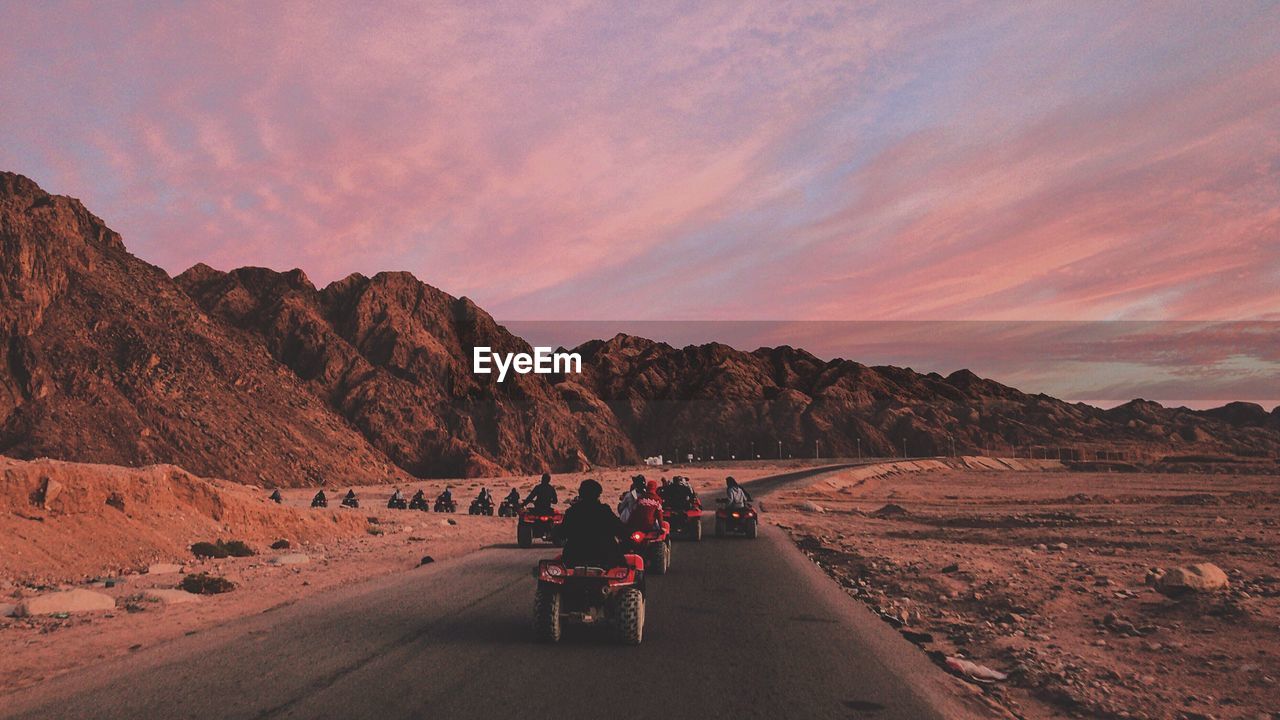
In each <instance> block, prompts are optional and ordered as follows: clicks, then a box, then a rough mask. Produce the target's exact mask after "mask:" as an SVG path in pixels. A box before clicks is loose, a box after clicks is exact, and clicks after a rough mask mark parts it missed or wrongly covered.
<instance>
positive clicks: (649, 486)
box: [644, 480, 658, 495]
mask: <svg viewBox="0 0 1280 720" xmlns="http://www.w3.org/2000/svg"><path fill="white" fill-rule="evenodd" d="M644 489H645V490H646V491H647V492H648V493H649V494H650V495H655V494H657V492H658V482H657V481H656V480H650V481H649V482H648V483H646V484H645V486H644Z"/></svg>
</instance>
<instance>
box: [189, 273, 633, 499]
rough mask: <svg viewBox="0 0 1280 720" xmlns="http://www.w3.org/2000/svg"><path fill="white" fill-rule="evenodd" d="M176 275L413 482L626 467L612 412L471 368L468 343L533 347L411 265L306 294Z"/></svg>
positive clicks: (292, 280)
mask: <svg viewBox="0 0 1280 720" xmlns="http://www.w3.org/2000/svg"><path fill="white" fill-rule="evenodd" d="M177 280H178V283H179V285H180V286H181V287H183V288H184V289H185V290H186V291H187V293H188V294H190V296H191V297H192V298H194V299H195V300H196V302H197V303H199V304H200V306H201V307H203V308H204V309H205V310H206V311H207V312H208V313H209V314H210V315H211V316H213V317H216V318H218V319H220V320H222V321H224V322H225V323H227V324H228V325H230V326H231V327H232V328H234V329H235V331H236V332H237V333H238V334H239V335H240V336H241V338H242V339H243V340H242V341H243V342H244V343H245V344H247V345H252V346H255V347H258V348H262V349H263V351H264V352H267V353H270V355H271V356H272V357H274V358H275V359H276V360H277V361H279V362H280V363H282V364H283V365H284V366H286V367H287V368H289V370H290V371H291V372H292V373H293V374H294V375H295V376H296V377H297V378H298V379H299V380H300V381H302V382H303V383H305V384H306V385H307V387H308V389H309V390H310V391H311V392H312V394H314V395H315V396H316V397H317V398H318V399H320V400H321V401H322V402H324V403H325V404H326V405H327V406H328V407H329V408H330V409H331V410H332V411H333V412H335V413H336V414H338V415H340V416H341V417H342V418H344V419H345V420H346V421H348V422H349V423H351V425H352V426H354V427H356V428H358V429H359V430H360V432H361V433H363V434H364V436H365V438H366V439H367V440H368V441H369V442H370V443H371V444H372V445H373V446H374V447H376V448H377V449H378V450H379V451H381V452H382V453H385V454H386V455H387V456H388V457H390V458H391V459H392V460H393V461H394V462H395V463H396V464H397V465H399V466H400V467H402V468H404V469H405V470H407V471H409V472H410V473H413V474H415V475H419V476H436V477H441V476H443V477H459V476H476V475H496V474H500V473H502V472H503V471H504V470H509V471H518V472H530V473H531V472H541V471H542V470H546V469H559V470H567V469H579V468H585V467H589V466H590V465H591V464H592V463H605V464H618V463H624V462H633V461H635V459H636V454H635V448H634V447H633V446H632V444H631V441H630V440H629V439H628V438H627V437H626V436H625V435H623V434H622V433H621V432H619V430H618V425H617V421H616V419H615V418H614V417H613V414H612V413H611V412H610V410H609V408H608V407H607V406H605V405H604V404H602V403H600V402H598V401H597V400H596V399H595V398H594V397H592V396H591V395H590V393H585V392H584V391H583V389H582V388H581V387H579V386H578V385H577V384H576V383H575V382H574V381H573V380H572V379H566V378H550V379H548V378H547V376H542V375H533V374H529V375H512V376H509V377H508V378H507V379H506V380H505V381H504V382H501V383H499V382H497V380H496V376H494V375H475V374H473V373H472V372H471V349H472V348H473V347H475V346H488V347H491V348H493V349H494V350H495V351H497V352H530V351H531V350H532V348H530V347H529V345H528V344H527V343H525V342H524V341H523V340H521V339H520V338H517V337H515V336H514V335H512V334H511V333H509V332H507V331H506V330H505V329H503V328H502V327H501V326H499V325H498V324H497V323H496V322H494V320H493V318H492V317H490V316H489V315H488V313H486V312H484V311H483V310H481V309H480V308H478V307H476V305H475V304H474V303H472V302H471V301H470V300H468V299H466V298H453V297H450V296H449V295H446V294H445V293H443V292H441V291H439V290H437V289H435V288H433V287H431V286H429V285H426V284H424V283H421V282H419V281H418V280H416V279H415V278H414V277H413V276H412V275H409V274H408V273H380V274H378V275H376V276H374V277H372V278H367V277H364V276H361V275H351V276H350V277H347V278H346V279H344V280H341V281H338V282H335V283H333V284H331V285H329V286H328V287H325V288H324V289H323V290H317V289H316V288H315V286H313V285H312V284H311V282H310V281H308V280H307V278H306V276H305V275H303V274H302V272H301V271H298V270H294V271H292V272H288V273H277V272H273V271H271V270H264V269H261V268H241V269H239V270H233V271H231V272H227V273H223V272H218V271H216V270H213V269H211V268H209V267H206V266H203V265H197V266H196V267H194V268H191V269H190V270H188V271H187V272H185V273H183V274H182V275H180V276H178V278H177Z"/></svg>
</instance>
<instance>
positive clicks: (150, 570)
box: [147, 563, 182, 575]
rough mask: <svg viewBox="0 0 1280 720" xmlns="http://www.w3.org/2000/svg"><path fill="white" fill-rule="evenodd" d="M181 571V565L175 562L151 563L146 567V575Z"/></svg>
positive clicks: (170, 573)
mask: <svg viewBox="0 0 1280 720" xmlns="http://www.w3.org/2000/svg"><path fill="white" fill-rule="evenodd" d="M180 572H182V566H181V565H178V564H177V563H152V564H151V565H149V566H148V567H147V574H148V575H172V574H174V573H180Z"/></svg>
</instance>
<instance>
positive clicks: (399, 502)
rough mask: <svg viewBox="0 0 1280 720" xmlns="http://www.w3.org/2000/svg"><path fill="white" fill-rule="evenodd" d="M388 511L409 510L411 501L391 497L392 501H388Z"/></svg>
mask: <svg viewBox="0 0 1280 720" xmlns="http://www.w3.org/2000/svg"><path fill="white" fill-rule="evenodd" d="M387 509H388V510H408V509H409V501H408V500H405V499H404V498H402V497H395V496H394V495H393V496H391V498H390V499H388V500H387Z"/></svg>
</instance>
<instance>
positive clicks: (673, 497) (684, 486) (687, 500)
mask: <svg viewBox="0 0 1280 720" xmlns="http://www.w3.org/2000/svg"><path fill="white" fill-rule="evenodd" d="M697 497H698V494H697V493H695V492H694V491H693V487H692V486H690V485H689V479H688V478H686V477H681V476H676V480H675V482H674V483H672V484H671V485H670V486H668V487H667V491H666V492H665V493H663V495H662V501H663V502H664V503H666V505H667V506H668V507H670V508H671V509H672V510H674V511H675V512H685V511H686V510H688V509H689V508H691V507H693V501H694V500H695V499H696V498H697Z"/></svg>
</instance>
